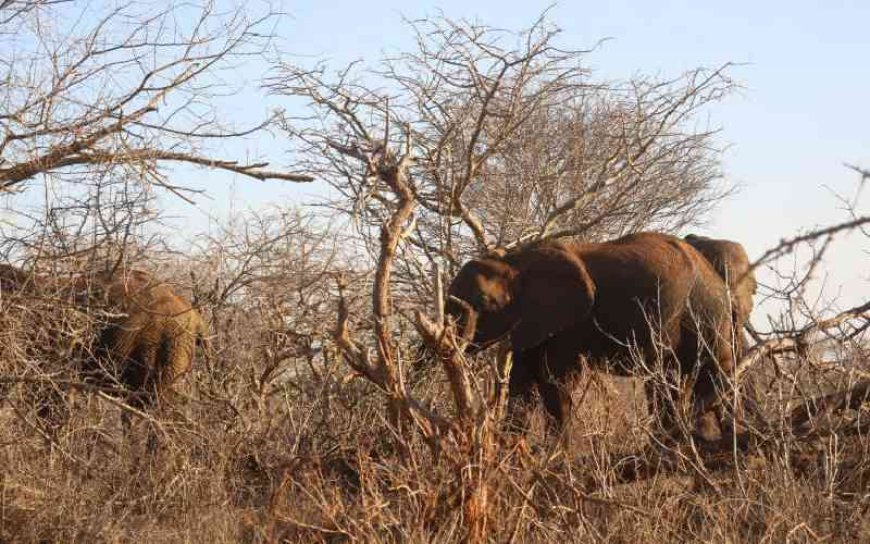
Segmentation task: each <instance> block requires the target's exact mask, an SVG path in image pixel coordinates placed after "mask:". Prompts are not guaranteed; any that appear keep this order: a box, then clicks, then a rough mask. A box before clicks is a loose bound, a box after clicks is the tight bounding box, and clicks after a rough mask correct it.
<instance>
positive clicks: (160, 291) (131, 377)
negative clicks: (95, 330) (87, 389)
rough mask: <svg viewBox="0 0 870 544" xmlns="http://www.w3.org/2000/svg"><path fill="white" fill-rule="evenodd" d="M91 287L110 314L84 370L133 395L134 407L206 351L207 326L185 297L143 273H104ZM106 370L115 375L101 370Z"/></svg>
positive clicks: (154, 397)
mask: <svg viewBox="0 0 870 544" xmlns="http://www.w3.org/2000/svg"><path fill="white" fill-rule="evenodd" d="M95 283H96V285H97V288H96V289H95V291H96V292H97V293H98V295H99V296H102V297H104V303H105V304H106V306H107V308H109V309H110V311H111V312H112V313H113V314H115V315H114V316H113V317H111V318H110V319H109V320H108V322H107V323H106V326H105V327H104V328H103V329H102V331H101V333H100V335H99V338H98V341H97V345H96V349H95V350H94V356H93V357H90V358H89V359H88V361H87V363H86V370H87V371H88V373H89V374H90V375H91V376H94V375H96V376H98V377H101V379H102V381H106V380H107V379H108V380H117V381H118V382H120V384H121V385H123V386H124V387H125V388H127V389H129V390H130V391H132V392H133V393H132V395H131V397H130V399H129V401H130V402H131V404H133V405H134V406H143V405H148V404H152V403H153V402H155V401H156V400H157V398H158V397H160V396H162V395H164V394H165V393H166V392H167V391H168V390H169V389H170V388H171V387H172V385H173V384H174V383H175V382H176V381H177V380H178V379H179V378H180V377H181V376H182V375H184V374H185V373H187V372H188V371H189V370H190V368H191V366H192V363H193V359H194V354H195V352H196V347H197V345H201V346H203V348H205V350H204V351H205V352H206V354H207V353H208V345H207V335H208V327H207V326H206V323H205V321H204V320H203V318H202V315H201V314H200V313H199V312H198V311H197V310H196V309H195V308H193V306H192V305H191V304H190V302H189V301H188V300H187V299H185V298H184V297H182V296H180V295H178V294H177V293H175V292H174V291H173V289H172V288H171V287H170V286H169V285H167V284H166V283H162V282H160V281H158V280H156V279H155V278H154V277H153V276H151V275H150V274H147V273H145V272H141V271H133V272H129V273H127V274H123V275H120V276H118V275H116V276H115V277H111V278H109V277H108V276H106V275H103V276H99V277H98V278H97V279H96V281H95ZM105 363H110V364H108V365H106V364H105ZM107 367H108V369H117V371H116V372H113V373H112V374H111V375H109V376H107V375H106V374H104V373H102V372H100V371H102V370H105V369H106V368H107ZM95 371H96V372H95Z"/></svg>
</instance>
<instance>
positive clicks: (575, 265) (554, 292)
mask: <svg viewBox="0 0 870 544" xmlns="http://www.w3.org/2000/svg"><path fill="white" fill-rule="evenodd" d="M526 257H527V258H525V259H523V262H522V263H521V265H520V267H519V268H520V274H519V277H518V288H517V290H516V302H517V305H518V307H519V313H520V320H519V322H518V323H517V326H516V328H515V329H514V330H513V335H512V336H513V345H514V349H521V350H522V349H528V348H531V347H534V346H536V345H538V344H541V343H542V342H545V341H546V340H547V339H548V338H549V337H551V336H553V335H555V334H557V333H559V332H560V331H563V330H565V329H567V328H569V327H571V326H573V325H574V324H576V323H577V322H578V321H580V320H581V319H583V318H585V317H587V316H588V315H589V313H590V311H591V310H592V304H593V303H594V301H595V284H594V283H593V281H592V277H591V276H590V275H589V272H588V271H587V270H586V266H584V265H583V262H582V261H581V260H580V259H579V258H578V257H577V255H575V254H573V253H571V252H569V251H568V250H567V249H566V248H564V247H546V248H539V249H534V250H532V251H530V253H529V254H528V255H527V256H526Z"/></svg>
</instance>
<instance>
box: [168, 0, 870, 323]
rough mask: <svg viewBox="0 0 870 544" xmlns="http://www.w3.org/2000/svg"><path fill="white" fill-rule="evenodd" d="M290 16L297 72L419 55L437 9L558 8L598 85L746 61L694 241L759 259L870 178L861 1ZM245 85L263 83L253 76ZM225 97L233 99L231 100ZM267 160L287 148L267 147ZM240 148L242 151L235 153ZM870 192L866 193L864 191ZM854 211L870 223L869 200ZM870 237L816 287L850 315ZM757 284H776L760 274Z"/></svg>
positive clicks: (349, 10) (839, 251)
mask: <svg viewBox="0 0 870 544" xmlns="http://www.w3.org/2000/svg"><path fill="white" fill-rule="evenodd" d="M273 5H274V6H276V7H278V8H279V9H281V10H282V11H284V12H286V13H287V14H288V15H287V16H286V17H284V18H283V19H282V20H281V23H280V24H279V26H278V27H277V28H276V31H277V32H278V34H279V37H280V40H281V46H282V48H283V49H284V50H286V51H290V52H291V53H293V54H294V55H295V56H296V57H295V58H294V60H295V61H297V62H303V63H304V62H305V61H306V60H307V59H310V60H311V62H312V63H313V62H314V61H316V60H318V59H327V60H330V61H331V63H332V64H333V65H334V66H336V67H338V66H341V65H343V64H345V63H347V62H349V61H352V60H357V59H361V60H363V61H370V62H375V61H377V60H378V59H379V58H381V57H382V56H383V55H384V54H389V53H395V52H398V51H401V50H408V49H411V48H412V46H413V42H412V33H411V32H410V30H409V28H408V27H407V26H406V25H405V24H404V23H403V17H405V18H409V19H414V18H419V17H424V16H427V15H428V16H431V15H437V14H438V13H439V11H440V12H443V14H444V15H445V16H447V17H450V18H453V19H459V18H467V19H472V20H476V21H479V22H481V23H485V24H488V25H490V26H494V27H501V28H506V29H513V30H518V29H522V28H526V27H528V26H529V25H530V24H531V23H533V22H534V21H535V20H536V19H537V18H538V17H539V16H540V14H541V13H542V12H543V11H544V10H547V9H548V8H549V12H548V19H549V20H550V21H551V22H552V23H554V24H556V25H558V26H559V27H560V28H561V29H562V31H563V34H562V35H561V37H560V38H559V43H560V44H563V45H564V46H565V47H567V48H572V49H583V48H589V47H592V46H594V45H595V44H596V43H598V42H599V41H600V40H602V39H604V38H608V40H607V41H605V42H604V43H603V44H601V45H600V46H599V47H598V48H597V50H596V51H594V52H593V53H591V54H589V55H588V56H587V63H588V65H589V67H590V68H591V69H593V70H594V72H595V74H596V76H597V77H600V78H603V79H625V78H628V77H630V76H632V75H633V74H638V73H642V74H647V75H660V76H662V77H674V76H677V75H679V74H680V73H682V72H684V71H686V70H690V69H693V68H696V67H699V66H706V67H716V66H719V65H721V64H723V63H726V62H734V63H739V65H738V66H736V67H734V68H733V69H732V70H731V72H730V73H731V76H732V77H734V78H735V79H736V80H737V81H738V82H739V83H741V85H742V90H741V91H740V92H738V93H736V94H734V95H732V96H731V97H729V98H728V99H726V100H725V101H724V102H723V103H721V104H717V105H714V106H712V107H710V108H708V109H707V110H706V113H707V116H708V117H707V118H706V119H703V121H704V122H709V123H710V124H711V125H712V126H715V127H721V134H720V135H719V142H720V143H722V144H723V145H726V146H727V151H726V152H725V154H724V155H723V165H722V166H723V170H724V173H725V179H726V181H727V182H728V183H731V184H734V185H736V186H737V187H738V191H737V192H736V194H735V195H733V196H732V197H730V198H729V199H728V200H727V201H725V202H723V203H722V204H721V205H720V206H719V207H718V208H717V209H716V210H714V212H713V213H712V214H711V216H710V217H709V222H708V223H707V224H706V225H705V226H704V227H703V228H701V229H696V232H700V233H702V234H708V235H713V236H717V237H726V238H731V239H734V240H737V241H739V242H741V243H742V244H743V245H744V246H745V247H746V248H747V251H748V252H749V254H750V257H751V258H754V257H758V256H760V254H761V253H763V251H764V250H765V249H767V248H769V247H771V246H773V245H775V244H776V243H777V242H779V241H780V240H781V239H783V238H790V237H792V236H794V235H796V234H799V233H801V232H804V231H806V230H808V229H811V228H812V227H814V226H818V225H825V224H831V223H835V222H841V221H844V220H846V219H848V217H847V215H846V214H845V212H844V211H843V210H842V209H841V208H842V206H841V204H840V202H839V201H838V200H837V198H836V197H835V195H836V194H840V195H844V196H852V195H853V194H854V192H855V190H856V188H857V181H858V178H857V176H856V175H855V174H854V173H853V172H850V171H849V170H848V169H847V168H845V167H844V166H843V164H844V163H853V164H859V165H864V166H865V167H868V168H870V108H868V96H870V70H868V69H867V67H868V61H867V59H870V32H868V25H870V2H868V1H866V0H863V1H853V2H846V1H837V0H828V1H824V2H822V1H819V2H810V1H789V2H785V1H768V2H759V1H758V0H755V1H752V2H749V1H744V0H731V1H729V2H702V1H670V2H668V1H655V2H649V1H641V0H635V1H600V0H599V1H596V2H580V1H563V2H561V3H556V4H552V3H550V2H536V1H532V0H524V1H523V2H510V1H507V0H501V1H497V0H483V1H476V0H461V1H459V0H449V1H434V2H408V1H407V0H404V1H398V0H369V1H367V2H359V1H346V0H329V1H316V2H315V1H310V0H306V1H299V2H278V3H273ZM237 75H238V77H240V78H249V79H251V80H255V79H256V78H257V77H258V76H259V75H261V74H260V73H253V72H252V70H246V69H244V67H242V68H241V69H239V70H238V73H237ZM228 100H229V99H228ZM233 100H236V102H234V104H233V108H234V110H235V113H236V115H237V116H241V117H245V116H250V117H251V118H257V117H260V116H261V115H262V113H263V112H264V111H265V110H266V109H267V108H268V107H271V106H272V105H274V102H271V101H269V100H262V99H256V100H244V101H242V102H238V99H237V98H235V99H233ZM250 145H252V146H254V147H253V148H248V149H244V150H240V152H241V153H247V152H249V151H251V152H254V153H256V152H257V151H258V150H260V151H265V152H267V153H268V154H272V153H274V152H275V151H276V150H277V151H278V152H279V153H280V146H281V145H282V144H281V142H280V141H278V140H269V139H268V138H266V139H262V138H261V139H260V140H259V141H258V142H256V143H254V144H250ZM231 151H233V150H231ZM183 173H184V176H185V179H183V180H178V181H179V182H182V181H183V182H185V183H189V184H190V185H193V186H200V187H203V188H205V189H206V190H207V191H208V194H209V199H203V200H201V202H200V204H199V210H198V211H193V212H192V211H191V210H190V209H189V208H185V207H184V206H186V205H185V204H183V203H180V202H177V201H176V202H172V203H170V204H169V207H170V211H171V212H172V213H173V214H176V215H177V216H178V217H186V216H191V215H196V214H197V213H199V214H210V215H214V216H218V217H219V216H221V215H223V214H225V213H226V211H227V210H229V209H232V210H237V209H240V208H244V207H254V208H257V207H262V206H268V205H269V204H287V203H295V204H302V203H304V202H306V201H311V200H312V199H315V198H317V197H318V196H319V195H322V187H319V186H318V184H317V183H316V182H315V183H314V184H310V185H288V184H287V183H285V182H266V183H260V182H256V181H252V180H249V179H246V178H241V177H232V176H227V175H224V174H216V173H213V172H209V171H199V170H190V169H184V170H183ZM868 191H870V190H868ZM859 211H860V212H862V213H863V214H867V213H870V195H865V196H864V198H863V200H862V204H861V206H860V208H859ZM868 264H870V241H868V239H867V237H861V236H855V235H852V236H848V237H843V238H842V239H841V240H840V241H839V242H838V243H837V244H836V245H835V246H834V247H833V248H832V251H831V252H830V253H829V255H828V259H827V261H826V267H825V268H824V269H823V270H822V274H821V275H820V280H822V281H823V282H824V284H825V292H826V293H828V294H830V295H831V296H833V295H837V296H838V297H839V305H840V306H842V307H848V306H850V305H854V304H857V303H859V302H862V301H863V300H867V298H870V266H868ZM759 275H760V276H761V280H762V282H774V281H775V276H774V275H773V274H771V273H770V272H769V271H766V270H761V271H760V274H759Z"/></svg>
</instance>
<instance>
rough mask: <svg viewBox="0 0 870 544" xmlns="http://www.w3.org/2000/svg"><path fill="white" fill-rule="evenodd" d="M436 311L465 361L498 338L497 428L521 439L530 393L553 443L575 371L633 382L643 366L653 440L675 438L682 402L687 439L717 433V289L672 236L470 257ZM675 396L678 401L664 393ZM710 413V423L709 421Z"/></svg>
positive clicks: (720, 338)
mask: <svg viewBox="0 0 870 544" xmlns="http://www.w3.org/2000/svg"><path fill="white" fill-rule="evenodd" d="M448 295H449V296H448V301H447V304H446V311H447V314H448V315H449V316H451V317H452V319H453V320H454V321H455V323H456V327H457V331H458V332H459V333H460V334H461V335H462V336H463V337H464V338H466V339H467V340H469V345H468V348H466V351H467V353H469V354H474V353H476V352H478V351H480V350H482V349H484V348H486V347H487V346H489V345H492V344H494V343H496V342H498V341H499V340H501V339H503V338H507V337H509V338H510V342H511V349H512V350H513V357H514V362H513V368H512V370H511V374H510V378H509V384H508V387H509V395H508V407H507V422H508V426H509V428H510V429H512V430H514V431H516V432H520V433H524V432H525V431H526V430H527V425H528V410H527V408H528V406H529V404H530V402H531V400H532V399H533V396H534V392H535V390H536V389H537V391H538V393H539V394H540V397H541V400H542V401H543V405H544V408H545V410H546V411H547V412H548V414H549V415H550V416H551V417H550V418H548V421H549V423H550V424H549V425H548V428H549V429H550V430H551V431H552V430H555V429H554V427H553V424H554V423H555V424H556V426H557V428H558V429H559V431H560V434H561V438H562V440H567V437H566V433H565V432H564V431H565V427H566V424H567V420H568V417H569V416H570V413H571V402H572V401H571V392H570V389H569V388H568V385H569V383H570V381H571V378H573V377H576V376H577V375H578V374H579V372H580V371H581V369H582V368H583V367H584V365H583V364H582V361H583V360H584V359H585V361H586V362H588V363H589V364H590V366H592V367H593V368H598V369H601V370H605V371H607V372H610V373H614V374H617V375H634V374H636V373H637V371H638V370H641V369H642V367H643V366H645V365H646V366H648V367H654V368H656V369H657V370H659V371H660V372H661V374H660V376H662V377H664V379H663V380H662V379H659V380H653V379H648V380H647V382H646V384H645V392H646V395H647V402H648V404H649V407H650V411H651V413H652V414H654V415H655V417H656V418H657V420H658V425H659V427H658V433H657V434H658V435H659V436H660V437H661V438H662V439H663V440H673V439H682V438H687V436H686V435H683V436H682V437H680V436H678V434H679V433H680V429H679V425H678V422H679V420H678V417H679V414H680V413H681V409H680V408H679V407H678V405H679V404H688V403H691V404H692V413H693V417H694V421H692V422H691V423H690V425H691V426H692V427H693V428H694V431H693V434H694V435H695V436H696V437H697V438H698V439H700V440H704V441H706V442H710V441H716V440H718V439H719V437H721V432H722V427H721V423H722V417H721V416H722V414H721V412H720V410H721V408H722V404H723V403H721V402H717V401H718V400H719V399H720V398H721V397H720V395H721V393H722V392H723V391H724V390H725V387H726V386H727V383H728V380H727V376H728V374H730V372H731V371H732V370H733V365H734V353H733V351H732V345H731V332H732V331H731V324H730V320H731V319H730V318H731V316H730V313H729V303H728V290H727V287H726V285H725V282H724V281H723V280H722V278H721V277H720V276H719V275H718V274H717V273H716V271H715V270H714V269H713V267H712V265H711V264H710V263H709V262H708V261H707V259H705V258H704V257H703V255H701V254H700V253H699V252H698V251H696V250H695V249H694V248H693V247H692V246H691V245H689V244H688V243H686V242H685V241H683V240H681V239H680V238H677V237H675V236H670V235H667V234H660V233H654V232H642V233H637V234H631V235H628V236H624V237H622V238H619V239H617V240H614V241H610V242H605V243H588V244H572V243H564V242H542V243H539V244H537V245H533V246H530V247H526V248H522V249H518V250H515V251H511V252H507V253H505V254H503V255H498V254H492V255H489V256H486V257H482V258H478V259H473V260H471V261H469V262H467V263H466V264H465V265H463V266H462V267H461V268H460V270H459V272H458V273H457V275H456V276H455V277H454V279H453V281H452V282H451V284H450V287H449V289H448ZM675 390H676V391H680V393H679V396H680V397H681V398H679V399H677V400H678V402H677V403H674V402H670V401H669V400H668V397H669V392H668V391H675ZM716 417H718V419H716Z"/></svg>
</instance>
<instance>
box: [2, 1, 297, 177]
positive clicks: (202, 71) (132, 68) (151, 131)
mask: <svg viewBox="0 0 870 544" xmlns="http://www.w3.org/2000/svg"><path fill="white" fill-rule="evenodd" d="M56 4H59V5H56ZM93 8H94V6H93V5H90V6H87V7H85V8H82V7H81V6H78V5H75V4H72V3H69V4H62V3H58V2H51V1H37V0H34V1H24V2H20V1H7V2H4V3H3V5H2V7H0V51H2V52H0V65H2V67H3V71H4V74H6V75H5V77H4V82H3V86H2V87H0V192H5V191H11V190H13V189H15V188H20V187H22V186H23V184H24V183H25V182H26V181H28V180H30V179H32V178H34V177H35V176H38V175H51V176H56V177H60V178H61V179H64V180H76V179H82V178H83V177H86V176H87V175H89V174H93V173H95V172H106V171H109V170H112V171H115V172H116V173H117V172H123V173H124V174H125V175H126V176H129V177H133V178H135V179H138V180H142V181H143V182H145V183H153V184H156V185H159V186H162V187H164V188H166V189H168V190H170V191H174V192H180V187H179V186H177V185H176V184H174V183H173V182H171V181H170V180H169V179H168V178H167V175H166V171H165V169H163V168H161V167H160V165H161V164H162V163H166V162H182V163H188V164H193V165H197V166H202V167H208V168H218V169H223V170H228V171H231V172H235V173H238V174H243V175H245V176H249V177H253V178H256V179H260V180H263V179H272V178H274V179H282V180H287V181H309V180H310V179H311V178H310V177H309V176H306V175H302V174H297V173H294V172H291V171H289V170H269V169H267V167H268V164H267V163H265V162H251V163H245V162H239V161H236V160H233V159H230V158H225V157H219V156H215V155H214V154H213V153H212V152H211V151H210V150H209V149H207V147H208V146H207V145H206V144H207V143H208V142H210V141H215V140H221V139H226V138H235V137H240V136H244V135H247V134H251V133H253V132H255V131H257V130H260V129H262V128H263V127H264V125H265V124H266V123H267V122H268V119H265V120H261V121H259V122H254V123H253V124H252V125H251V126H248V127H241V128H239V127H233V126H230V125H229V124H227V123H224V122H222V120H221V115H220V113H219V112H218V111H216V109H215V108H214V107H213V105H212V100H211V99H212V98H213V97H214V96H215V95H217V94H219V93H225V92H232V90H233V88H234V85H233V84H231V83H229V82H230V81H231V78H225V79H224V80H221V77H220V76H221V75H222V73H223V72H222V71H223V70H227V69H229V68H232V67H233V66H234V65H237V64H238V63H240V62H242V61H245V60H248V59H250V58H252V57H255V56H257V55H260V54H262V52H263V51H264V47H265V46H266V45H267V44H268V42H269V39H270V34H271V26H270V25H271V24H272V22H273V21H274V14H272V13H270V12H267V13H263V14H260V15H254V16H251V17H249V16H248V15H246V13H245V12H244V11H241V10H237V11H233V12H230V13H221V12H220V11H219V10H218V9H217V8H216V6H215V5H214V4H212V3H206V4H204V5H203V6H202V7H201V8H194V7H191V6H190V5H185V4H177V5H176V4H169V5H168V6H167V5H165V4H164V5H160V6H156V5H153V4H149V3H133V4H124V5H118V6H115V7H111V6H108V5H107V6H106V7H103V8H102V9H93ZM212 151H213V150H212Z"/></svg>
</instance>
